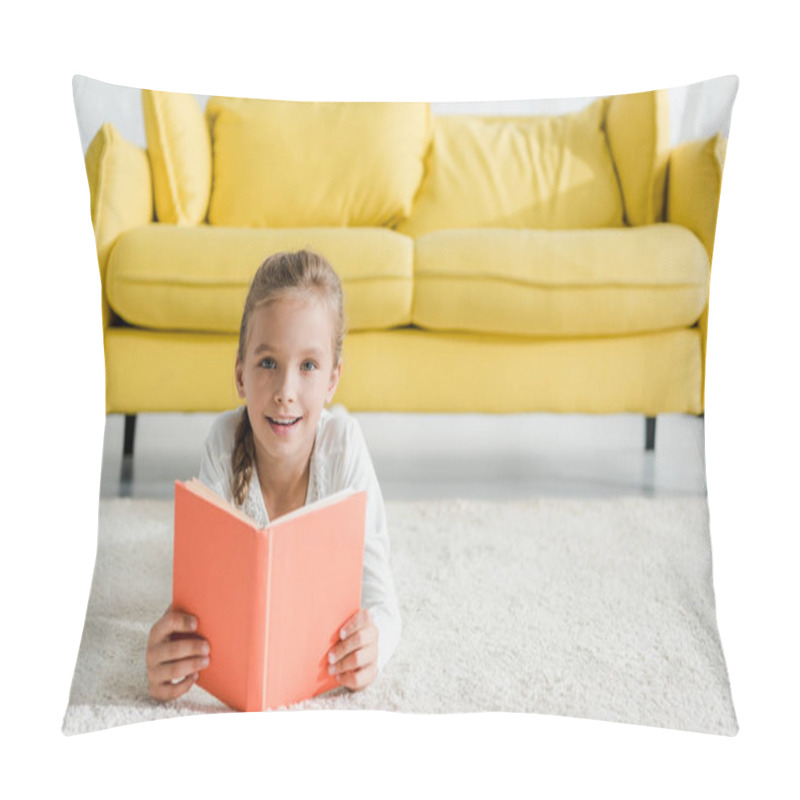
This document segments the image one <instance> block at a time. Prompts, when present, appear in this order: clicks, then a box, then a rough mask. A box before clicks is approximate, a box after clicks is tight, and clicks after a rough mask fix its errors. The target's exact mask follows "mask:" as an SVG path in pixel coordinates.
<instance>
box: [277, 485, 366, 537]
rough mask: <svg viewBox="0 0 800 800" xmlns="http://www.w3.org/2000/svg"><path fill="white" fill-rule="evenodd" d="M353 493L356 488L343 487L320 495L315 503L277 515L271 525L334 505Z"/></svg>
mask: <svg viewBox="0 0 800 800" xmlns="http://www.w3.org/2000/svg"><path fill="white" fill-rule="evenodd" d="M351 494H355V489H351V488H350V487H348V488H347V489H342V490H341V491H339V492H335V493H334V494H329V495H328V496H327V497H320V499H319V500H315V501H314V502H313V503H309V504H308V505H307V506H300V508H296V509H295V510H294V511H289V512H288V513H287V514H283V515H282V516H280V517H275V519H273V520H272V521H271V522H270V527H274V526H275V525H278V524H280V523H282V522H289V521H290V520H293V519H295V518H296V517H299V516H301V515H302V514H308V513H309V512H311V511H316V510H317V509H318V508H325V507H326V506H332V505H333V504H334V503H338V502H339V501H340V500H344V499H345V497H350V495H351Z"/></svg>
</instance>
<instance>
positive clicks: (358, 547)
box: [172, 479, 367, 711]
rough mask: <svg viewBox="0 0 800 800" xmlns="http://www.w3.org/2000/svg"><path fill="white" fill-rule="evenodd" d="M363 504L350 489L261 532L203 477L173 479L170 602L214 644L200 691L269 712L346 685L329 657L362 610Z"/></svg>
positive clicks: (235, 705)
mask: <svg viewBox="0 0 800 800" xmlns="http://www.w3.org/2000/svg"><path fill="white" fill-rule="evenodd" d="M366 502H367V493H366V492H364V491H360V492H355V491H353V490H345V491H342V492H339V493H337V494H334V495H331V496H330V497H326V498H323V499H322V500H319V501H317V502H316V503H312V504H310V505H307V506H304V507H303V508H300V509H297V511H293V512H292V513H290V514H286V515H284V516H283V517H278V518H277V519H275V520H273V521H272V522H271V523H270V524H269V525H268V526H267V527H266V528H263V529H260V528H258V527H257V526H256V524H255V523H254V522H253V521H252V520H251V519H250V518H249V517H247V516H246V515H245V514H243V513H242V512H240V511H239V510H238V509H237V508H235V507H234V506H233V505H232V504H231V503H228V502H227V501H226V500H224V499H223V498H221V497H220V496H219V495H217V494H216V493H215V492H213V491H212V490H211V489H209V488H207V487H206V486H205V485H203V484H202V483H200V481H198V480H197V479H192V480H191V481H187V482H186V483H183V482H181V481H176V482H175V534H174V554H173V573H172V602H173V605H174V606H175V607H176V608H180V609H183V610H184V611H188V612H189V613H191V614H194V615H195V616H196V617H197V620H198V628H197V632H198V633H199V634H200V635H201V636H203V637H205V638H206V639H207V640H208V642H209V645H210V647H211V655H210V663H209V665H208V666H207V667H206V668H205V669H203V670H201V671H200V676H199V679H198V681H197V683H198V685H199V686H202V687H203V688H204V689H205V690H206V691H208V692H210V693H211V694H213V695H214V696H215V697H217V698H218V699H219V700H222V702H223V703H226V704H227V705H229V706H231V707H232V708H237V709H239V710H241V711H263V710H266V709H270V708H278V707H280V706H286V705H289V704H291V703H296V702H299V701H300V700H306V699H308V698H310V697H314V696H316V695H318V694H321V693H323V692H326V691H328V690H330V689H333V688H335V687H337V686H339V685H340V684H339V683H338V681H337V680H336V679H335V678H334V677H333V676H331V675H328V651H329V650H330V648H331V647H332V646H333V645H334V644H335V643H336V642H337V641H338V640H339V630H340V629H341V627H342V625H343V623H344V622H345V621H346V620H347V619H348V618H349V617H351V616H352V615H353V614H355V613H356V612H357V611H358V609H359V608H360V605H361V572H362V568H363V560H364V526H365V516H366Z"/></svg>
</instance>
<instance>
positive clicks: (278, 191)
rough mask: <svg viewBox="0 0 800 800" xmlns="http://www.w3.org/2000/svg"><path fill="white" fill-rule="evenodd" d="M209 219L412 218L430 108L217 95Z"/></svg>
mask: <svg viewBox="0 0 800 800" xmlns="http://www.w3.org/2000/svg"><path fill="white" fill-rule="evenodd" d="M206 116H207V118H208V121H209V126H210V130H211V137H212V142H213V150H214V166H213V171H214V180H213V188H212V191H211V204H210V208H209V215H208V216H209V222H210V223H212V224H213V225H230V226H246V227H270V226H271V227H278V228H291V227H303V226H316V227H322V226H332V225H350V226H375V227H383V226H392V225H394V224H396V223H397V222H399V221H400V220H401V219H403V218H405V217H406V216H408V213H409V212H410V210H411V203H412V200H413V198H414V194H415V192H416V191H417V188H418V186H419V183H420V180H421V179H422V169H423V159H424V156H425V151H426V149H427V147H428V144H429V140H430V110H429V107H428V105H427V104H426V103H304V102H282V101H274V100H247V99H241V98H222V97H212V98H211V99H210V100H209V101H208V105H207V106H206Z"/></svg>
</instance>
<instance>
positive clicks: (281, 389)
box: [275, 372, 295, 403]
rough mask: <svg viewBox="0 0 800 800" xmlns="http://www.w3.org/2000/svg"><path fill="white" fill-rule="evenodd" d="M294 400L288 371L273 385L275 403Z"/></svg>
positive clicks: (292, 383)
mask: <svg viewBox="0 0 800 800" xmlns="http://www.w3.org/2000/svg"><path fill="white" fill-rule="evenodd" d="M294 400H295V388H294V382H293V381H292V379H291V375H290V373H289V372H286V373H284V375H283V379H282V380H281V381H279V382H278V385H277V386H276V387H275V402H276V403H293V402H294Z"/></svg>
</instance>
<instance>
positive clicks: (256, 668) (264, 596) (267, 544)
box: [245, 529, 272, 711]
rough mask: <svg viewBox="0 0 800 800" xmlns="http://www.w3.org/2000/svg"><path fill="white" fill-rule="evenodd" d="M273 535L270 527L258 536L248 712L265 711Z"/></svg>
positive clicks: (248, 675)
mask: <svg viewBox="0 0 800 800" xmlns="http://www.w3.org/2000/svg"><path fill="white" fill-rule="evenodd" d="M271 547H272V536H271V532H270V531H269V529H267V530H262V531H259V532H258V533H257V535H256V553H255V565H254V572H255V574H254V582H255V585H254V587H253V616H252V624H253V629H252V631H251V634H250V647H249V648H248V659H249V665H248V670H247V706H246V708H245V711H263V710H264V709H265V708H266V702H267V693H266V682H267V647H268V643H269V632H268V626H269V595H270V589H271V587H270V563H271V558H270V551H271Z"/></svg>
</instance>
